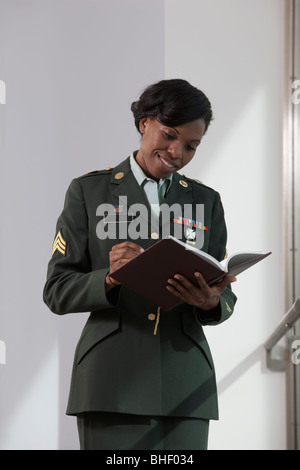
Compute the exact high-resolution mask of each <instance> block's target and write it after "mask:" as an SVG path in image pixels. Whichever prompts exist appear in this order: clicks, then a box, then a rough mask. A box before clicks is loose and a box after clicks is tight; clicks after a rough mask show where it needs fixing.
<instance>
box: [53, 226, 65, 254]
mask: <svg viewBox="0 0 300 470" xmlns="http://www.w3.org/2000/svg"><path fill="white" fill-rule="evenodd" d="M66 248H67V244H66V242H65V240H64V239H63V237H62V234H61V232H60V231H59V232H58V234H57V235H56V237H55V240H54V243H53V247H52V256H53V255H54V253H55V252H56V250H57V251H59V252H60V253H61V254H63V255H65V254H66Z"/></svg>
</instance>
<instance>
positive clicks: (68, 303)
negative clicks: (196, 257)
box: [44, 158, 236, 419]
mask: <svg viewBox="0 0 300 470" xmlns="http://www.w3.org/2000/svg"><path fill="white" fill-rule="evenodd" d="M124 195H126V196H127V203H128V206H131V205H132V204H134V203H137V202H140V203H143V204H145V205H146V206H147V207H148V209H149V211H150V206H149V203H148V201H147V198H146V196H145V194H144V193H143V190H142V189H141V188H140V186H139V185H138V183H137V182H136V180H135V178H134V176H133V174H132V172H131V169H130V163H129V158H127V159H126V160H125V161H124V162H122V163H121V164H120V165H118V166H117V167H116V168H114V169H107V170H103V171H99V172H93V173H91V174H87V175H84V176H82V177H80V178H77V179H74V180H73V181H72V182H71V184H70V187H69V189H68V191H67V194H66V199H65V205H64V209H63V211H62V213H61V215H60V217H59V219H58V222H57V228H56V238H55V242H54V245H53V255H52V258H51V260H50V262H49V266H48V274H47V281H46V284H45V288H44V301H45V302H46V304H47V305H48V307H49V308H50V309H51V310H52V311H53V312H54V313H57V314H61V315H62V314H66V313H76V312H91V313H90V315H89V318H88V320H87V323H86V325H85V327H84V329H83V332H82V335H81V337H80V339H79V343H78V346H77V349H76V352H75V358H74V366H73V373H72V380H71V388H70V395H69V402H68V407H67V414H71V415H76V414H78V413H81V412H86V411H106V412H120V413H130V414H140V415H155V416H157V415H160V416H178V417H195V418H206V419H218V403H217V390H216V379H215V371H214V364H213V359H212V356H211V352H210V349H209V346H208V343H207V340H206V338H205V335H204V332H203V325H208V324H211V325H215V324H218V323H221V322H223V321H224V320H226V319H228V318H229V316H230V315H231V314H232V312H233V308H234V304H235V301H236V297H235V295H234V294H233V293H232V291H231V287H230V286H228V287H227V289H226V290H225V291H224V293H223V294H222V295H221V300H220V305H219V306H218V308H216V309H215V310H213V311H211V312H204V311H201V310H200V309H197V308H195V307H193V306H191V305H187V304H182V305H179V306H177V307H175V308H174V309H172V310H170V311H163V310H162V311H161V314H160V322H159V327H158V330H157V334H156V335H154V334H153V331H154V323H155V321H153V319H154V318H155V316H156V312H157V306H156V305H154V304H152V303H150V302H149V301H147V300H145V299H144V298H142V297H140V296H138V295H137V294H135V293H134V292H133V291H131V290H130V289H128V288H126V287H124V286H120V287H116V288H114V289H112V290H111V291H110V292H109V293H108V294H106V292H105V276H106V274H107V272H108V270H109V251H110V250H111V248H112V246H113V245H114V244H116V243H121V242H122V241H124V240H111V239H99V237H98V236H97V233H96V228H97V224H98V223H99V220H100V217H99V216H97V207H98V206H99V205H100V204H103V203H109V204H112V205H114V206H117V207H118V204H119V196H124ZM166 203H167V204H169V205H172V204H174V203H179V204H181V205H182V207H183V206H184V204H193V206H195V205H196V204H204V219H205V220H204V225H205V226H206V227H208V230H206V231H205V233H204V245H203V247H202V249H203V250H204V251H206V252H208V253H210V254H211V255H212V256H214V257H215V258H217V259H219V260H222V259H223V258H224V257H225V251H226V238H227V234H226V226H225V221H224V212H223V207H222V204H221V201H220V196H219V194H218V193H217V192H216V191H214V190H213V189H211V188H209V187H207V186H204V185H203V184H201V183H198V182H196V181H194V180H192V179H189V178H186V177H184V176H181V175H179V174H178V173H174V175H173V182H172V185H171V187H170V190H169V191H168V193H167V196H166ZM171 232H172V224H171ZM132 241H133V242H135V243H138V244H139V245H141V246H142V247H144V248H147V247H149V246H151V245H152V244H153V243H156V241H157V240H156V239H153V237H152V238H151V228H150V227H149V238H148V239H141V240H132ZM158 269H159V266H158ZM149 288H150V289H151V286H149ZM150 314H152V315H150Z"/></svg>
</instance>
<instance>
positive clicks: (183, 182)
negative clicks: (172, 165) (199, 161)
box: [179, 180, 188, 188]
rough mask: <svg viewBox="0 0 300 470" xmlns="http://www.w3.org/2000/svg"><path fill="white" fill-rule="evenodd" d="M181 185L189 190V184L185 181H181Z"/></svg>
mask: <svg viewBox="0 0 300 470" xmlns="http://www.w3.org/2000/svg"><path fill="white" fill-rule="evenodd" d="M179 184H181V186H183V187H184V188H187V187H188V184H187V182H186V181H184V180H180V181H179Z"/></svg>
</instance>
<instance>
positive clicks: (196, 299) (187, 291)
mask: <svg viewBox="0 0 300 470" xmlns="http://www.w3.org/2000/svg"><path fill="white" fill-rule="evenodd" d="M195 278H196V280H197V283H196V284H195V283H193V282H191V281H189V280H188V279H187V278H186V277H184V276H182V275H181V274H176V275H175V276H174V277H173V278H171V279H168V284H167V286H166V288H167V289H168V291H169V292H171V293H172V294H173V295H175V296H176V297H178V298H179V299H180V300H182V301H183V302H185V303H187V304H189V305H193V306H195V307H198V308H201V309H202V310H212V309H214V308H215V307H216V306H217V305H218V304H219V302H220V295H221V294H222V292H224V290H225V289H226V287H227V285H228V284H230V283H232V282H235V281H236V278H235V277H233V276H228V277H225V278H224V279H223V280H222V281H221V282H220V283H219V284H216V285H214V286H213V287H210V286H209V285H208V284H207V282H206V281H205V279H204V277H203V276H202V275H201V274H200V273H195Z"/></svg>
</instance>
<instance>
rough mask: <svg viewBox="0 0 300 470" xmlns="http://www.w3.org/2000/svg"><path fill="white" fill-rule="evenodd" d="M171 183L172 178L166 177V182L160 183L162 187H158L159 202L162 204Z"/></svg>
mask: <svg viewBox="0 0 300 470" xmlns="http://www.w3.org/2000/svg"><path fill="white" fill-rule="evenodd" d="M169 184H170V180H169V179H166V180H164V182H163V183H162V184H161V185H160V187H159V188H158V200H159V204H162V203H163V202H164V200H165V195H166V193H167V190H168V187H169Z"/></svg>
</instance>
